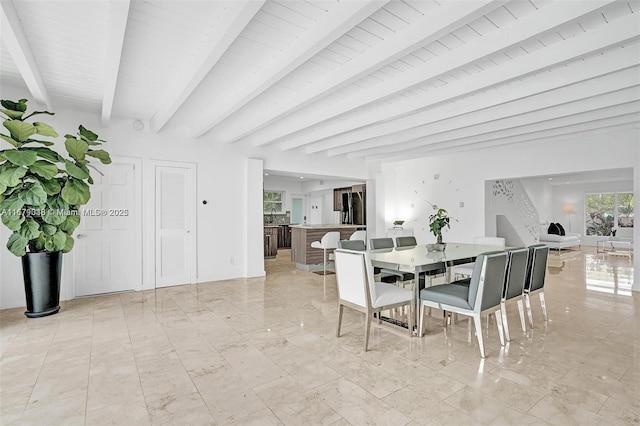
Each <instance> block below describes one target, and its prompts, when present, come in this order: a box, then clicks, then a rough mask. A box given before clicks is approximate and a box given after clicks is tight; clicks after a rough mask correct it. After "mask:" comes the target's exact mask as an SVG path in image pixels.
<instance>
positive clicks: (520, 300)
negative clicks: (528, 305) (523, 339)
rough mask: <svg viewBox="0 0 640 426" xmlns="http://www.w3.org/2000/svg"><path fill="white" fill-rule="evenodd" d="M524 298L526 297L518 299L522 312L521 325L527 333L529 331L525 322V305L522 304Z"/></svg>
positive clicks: (519, 309)
mask: <svg viewBox="0 0 640 426" xmlns="http://www.w3.org/2000/svg"><path fill="white" fill-rule="evenodd" d="M523 299H524V297H522V298H520V299H519V300H518V313H520V325H521V326H522V332H523V333H526V332H527V325H526V324H525V321H524V307H523V306H522V303H523V302H522V300H523Z"/></svg>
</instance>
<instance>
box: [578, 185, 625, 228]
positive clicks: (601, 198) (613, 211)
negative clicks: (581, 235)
mask: <svg viewBox="0 0 640 426" xmlns="http://www.w3.org/2000/svg"><path fill="white" fill-rule="evenodd" d="M633 206H634V200H633V193H618V194H616V193H612V194H587V195H586V196H585V208H586V209H585V213H586V217H585V219H586V233H587V235H593V236H596V235H603V236H604V235H613V232H612V231H613V228H614V227H619V228H632V227H633V221H634V217H633Z"/></svg>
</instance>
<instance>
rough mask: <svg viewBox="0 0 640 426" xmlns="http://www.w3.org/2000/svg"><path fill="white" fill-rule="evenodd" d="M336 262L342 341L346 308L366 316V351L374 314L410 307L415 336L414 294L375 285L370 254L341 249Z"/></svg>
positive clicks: (337, 332)
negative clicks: (412, 309) (412, 307)
mask: <svg viewBox="0 0 640 426" xmlns="http://www.w3.org/2000/svg"><path fill="white" fill-rule="evenodd" d="M334 255H335V262H336V281H337V283H338V328H337V330H336V337H340V328H341V326H342V315H343V312H344V308H345V306H346V307H348V308H351V309H354V310H356V311H358V312H363V313H364V314H365V316H366V317H365V324H364V350H365V352H366V351H367V350H368V346H369V332H370V329H371V320H372V318H373V314H374V313H378V315H379V314H380V312H382V311H386V310H390V309H393V308H398V307H402V306H407V305H408V306H409V313H408V315H407V318H408V323H409V324H408V325H409V337H411V334H412V332H413V319H412V318H413V314H412V312H411V306H413V291H411V290H409V289H405V288H401V287H398V286H395V285H393V284H387V283H381V282H375V280H374V278H373V266H372V265H371V260H370V259H369V254H368V253H367V252H363V251H357V250H344V249H337V250H336V251H335V252H334Z"/></svg>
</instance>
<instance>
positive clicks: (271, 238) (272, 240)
mask: <svg viewBox="0 0 640 426" xmlns="http://www.w3.org/2000/svg"><path fill="white" fill-rule="evenodd" d="M279 228H280V227H279V226H265V227H264V258H265V259H271V258H274V257H276V256H277V255H278V229H279Z"/></svg>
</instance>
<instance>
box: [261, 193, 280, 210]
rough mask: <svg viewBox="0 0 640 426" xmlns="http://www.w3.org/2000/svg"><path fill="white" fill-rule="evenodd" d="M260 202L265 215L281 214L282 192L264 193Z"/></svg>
mask: <svg viewBox="0 0 640 426" xmlns="http://www.w3.org/2000/svg"><path fill="white" fill-rule="evenodd" d="M262 200H263V207H264V212H265V213H282V212H283V207H284V191H264V192H263V197H262Z"/></svg>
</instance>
